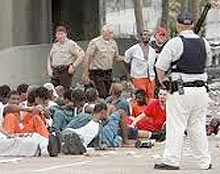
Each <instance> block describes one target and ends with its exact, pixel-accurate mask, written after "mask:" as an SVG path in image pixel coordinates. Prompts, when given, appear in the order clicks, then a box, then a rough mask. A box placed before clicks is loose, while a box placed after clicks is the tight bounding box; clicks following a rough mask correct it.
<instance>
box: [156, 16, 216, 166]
mask: <svg viewBox="0 0 220 174" xmlns="http://www.w3.org/2000/svg"><path fill="white" fill-rule="evenodd" d="M176 27H177V32H178V33H179V36H177V37H175V38H173V39H171V40H170V41H168V43H167V44H166V45H165V47H164V48H163V50H162V52H161V54H160V55H159V58H158V61H157V63H156V67H157V73H158V79H159V81H160V83H161V84H163V80H164V78H165V74H166V71H167V70H168V69H171V92H170V95H169V96H168V98H167V103H166V104H167V105H166V106H167V107H166V109H167V110H166V111H167V121H166V123H167V124H166V134H167V137H166V145H165V151H164V155H163V160H162V163H160V164H155V166H154V168H155V169H162V170H178V169H179V166H180V159H181V152H182V146H183V141H184V131H185V130H187V136H189V139H190V144H191V147H192V150H193V153H194V156H195V157H196V158H197V161H198V165H199V167H200V168H201V169H211V156H210V153H209V149H208V139H207V136H206V129H205V123H206V111H207V106H208V100H209V99H208V93H207V83H206V82H207V72H206V68H207V66H209V65H210V64H211V58H212V55H211V50H210V46H209V44H208V42H207V41H206V40H205V39H204V38H200V37H199V36H198V35H197V34H195V33H194V32H193V30H192V28H193V18H192V15H191V14H190V13H189V12H182V13H180V14H179V15H178V17H177V24H176Z"/></svg>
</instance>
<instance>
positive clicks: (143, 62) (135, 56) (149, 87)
mask: <svg viewBox="0 0 220 174" xmlns="http://www.w3.org/2000/svg"><path fill="white" fill-rule="evenodd" d="M149 41H150V32H149V30H144V31H143V32H142V33H141V38H140V43H138V44H135V45H134V46H132V47H131V48H129V49H128V50H127V51H125V59H124V61H125V62H126V63H127V64H131V66H130V67H131V68H130V74H131V77H132V78H133V83H134V86H135V87H136V88H138V89H143V90H144V91H145V92H146V97H147V99H148V100H149V99H151V98H152V97H153V94H154V88H155V82H154V79H155V72H154V62H155V60H156V57H157V54H156V52H155V51H154V49H153V48H152V47H151V46H150V45H149Z"/></svg>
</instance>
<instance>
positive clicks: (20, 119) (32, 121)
mask: <svg viewBox="0 0 220 174" xmlns="http://www.w3.org/2000/svg"><path fill="white" fill-rule="evenodd" d="M19 104H20V95H19V93H18V92H17V91H11V93H10V95H9V100H8V104H7V106H6V107H5V108H4V115H5V116H4V120H3V129H4V130H5V131H6V132H8V134H16V133H33V132H36V133H39V134H40V135H42V136H44V137H46V138H48V136H49V132H48V130H47V128H46V125H45V123H44V121H43V120H42V118H43V116H40V112H39V110H35V112H34V111H33V112H32V113H31V112H23V111H22V112H21V110H20V108H19Z"/></svg>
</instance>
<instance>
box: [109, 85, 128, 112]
mask: <svg viewBox="0 0 220 174" xmlns="http://www.w3.org/2000/svg"><path fill="white" fill-rule="evenodd" d="M123 89H124V87H123V85H122V84H120V83H112V86H111V88H110V95H111V96H109V97H108V98H107V99H106V102H107V104H108V105H113V106H114V107H115V108H116V110H118V109H121V110H124V111H125V112H126V113H127V115H130V108H129V103H128V102H127V100H126V98H124V97H123V96H122V95H121V94H122V92H123Z"/></svg>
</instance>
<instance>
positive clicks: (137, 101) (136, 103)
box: [131, 89, 147, 117]
mask: <svg viewBox="0 0 220 174" xmlns="http://www.w3.org/2000/svg"><path fill="white" fill-rule="evenodd" d="M146 105H147V101H146V94H145V91H144V90H143V89H137V90H136V91H135V93H134V99H133V101H132V114H131V115H132V116H133V117H137V116H138V115H140V114H141V113H142V112H143V109H144V108H145V106H146Z"/></svg>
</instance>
